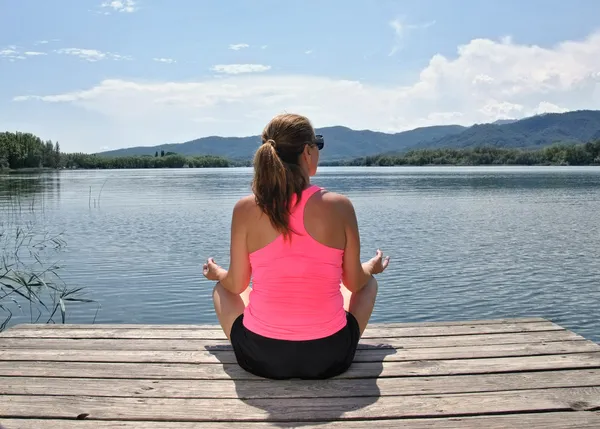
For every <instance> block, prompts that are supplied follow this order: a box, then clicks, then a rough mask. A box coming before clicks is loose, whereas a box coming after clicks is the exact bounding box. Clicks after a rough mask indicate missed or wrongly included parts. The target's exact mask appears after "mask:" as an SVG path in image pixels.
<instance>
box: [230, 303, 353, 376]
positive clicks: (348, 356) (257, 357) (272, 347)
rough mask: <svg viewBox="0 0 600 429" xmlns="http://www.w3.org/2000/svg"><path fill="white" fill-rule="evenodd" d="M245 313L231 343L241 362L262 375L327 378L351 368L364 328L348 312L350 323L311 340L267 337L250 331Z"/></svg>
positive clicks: (246, 368)
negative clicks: (246, 325) (322, 336)
mask: <svg viewBox="0 0 600 429" xmlns="http://www.w3.org/2000/svg"><path fill="white" fill-rule="evenodd" d="M243 320H244V315H243V314H241V315H240V316H239V317H238V318H237V319H236V320H235V322H233V326H232V327H231V344H232V345H233V350H234V352H235V357H236V359H237V362H238V364H239V365H240V366H241V367H242V368H243V369H245V370H246V371H248V372H250V373H252V374H254V375H258V376H259V377H264V378H271V379H275V380H284V379H289V378H301V379H325V378H330V377H334V376H336V375H339V374H342V373H343V372H345V371H347V370H348V368H350V365H352V361H353V360H354V354H355V353H356V347H357V346H358V340H359V339H360V328H359V326H358V322H357V321H356V319H355V318H354V316H353V315H352V314H350V313H348V312H346V326H344V327H343V328H342V329H340V330H339V331H338V332H336V333H335V334H333V335H330V336H329V337H325V338H319V339H316V340H308V341H288V340H277V339H273V338H267V337H263V336H262V335H258V334H255V333H254V332H251V331H249V330H248V329H246V327H245V326H244V324H243Z"/></svg>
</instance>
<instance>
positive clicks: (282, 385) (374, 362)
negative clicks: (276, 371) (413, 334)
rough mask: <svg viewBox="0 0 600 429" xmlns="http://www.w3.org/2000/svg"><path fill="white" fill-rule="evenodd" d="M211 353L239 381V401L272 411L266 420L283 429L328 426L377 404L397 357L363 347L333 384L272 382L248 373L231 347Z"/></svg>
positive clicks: (212, 348) (389, 350) (383, 346)
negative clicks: (389, 363)
mask: <svg viewBox="0 0 600 429" xmlns="http://www.w3.org/2000/svg"><path fill="white" fill-rule="evenodd" d="M206 350H207V351H208V352H209V353H211V354H212V355H213V356H215V357H216V358H217V359H218V360H219V362H220V363H221V364H222V365H223V370H224V371H225V373H226V374H227V375H229V377H230V378H231V380H233V382H234V383H235V390H236V393H237V399H239V400H241V401H242V402H244V404H246V405H249V406H251V407H254V408H258V409H260V410H262V411H264V412H266V413H267V415H266V416H265V420H267V421H269V422H270V423H271V424H273V425H275V426H278V427H281V428H291V427H299V426H304V425H313V426H314V425H315V424H318V423H319V422H323V423H325V422H324V421H323V420H324V419H323V416H324V415H326V417H327V420H329V421H331V420H337V419H339V418H340V417H341V416H342V415H343V414H344V413H346V412H350V411H357V410H360V409H362V408H365V407H368V406H370V405H372V404H374V403H376V402H377V401H378V400H379V398H380V396H381V392H380V390H379V386H378V385H377V381H378V379H379V376H380V375H381V373H382V371H383V362H384V359H385V358H386V356H388V355H393V354H395V353H396V349H395V348H394V347H392V346H390V345H387V344H381V345H366V344H361V345H360V346H359V351H357V354H356V356H355V359H354V363H353V364H352V366H351V367H350V369H349V370H348V371H347V372H346V373H345V374H342V375H341V376H338V377H334V378H331V379H328V380H299V379H291V380H269V379H264V378H260V377H257V376H255V375H253V374H250V373H249V372H246V371H245V370H243V369H242V368H241V367H240V366H239V365H238V364H237V363H236V361H235V356H234V354H233V349H232V348H231V346H225V347H224V346H207V347H206ZM257 382H259V384H258V386H257ZM299 416H301V419H298V417H299ZM299 420H302V421H299Z"/></svg>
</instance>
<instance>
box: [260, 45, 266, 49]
mask: <svg viewBox="0 0 600 429" xmlns="http://www.w3.org/2000/svg"><path fill="white" fill-rule="evenodd" d="M267 48H268V45H262V46H261V47H260V49H267Z"/></svg>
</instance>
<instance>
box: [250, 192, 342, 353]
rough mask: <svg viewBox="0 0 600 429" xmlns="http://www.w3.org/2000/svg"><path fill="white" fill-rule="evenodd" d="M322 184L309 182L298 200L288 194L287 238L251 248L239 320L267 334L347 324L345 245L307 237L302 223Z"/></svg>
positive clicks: (326, 331)
mask: <svg viewBox="0 0 600 429" xmlns="http://www.w3.org/2000/svg"><path fill="white" fill-rule="evenodd" d="M321 189H322V188H320V187H318V186H315V185H312V186H310V187H308V188H307V189H305V190H304V191H303V193H302V197H301V199H300V203H299V204H298V205H297V206H294V204H295V201H296V197H295V196H294V197H293V200H292V213H291V216H290V226H291V228H292V230H293V231H295V232H296V234H294V233H292V237H291V241H290V240H288V241H284V240H283V236H282V235H280V236H279V237H277V238H276V239H275V240H274V241H273V242H271V243H269V244H268V245H267V246H265V247H263V248H262V249H259V250H257V251H255V252H252V253H251V254H250V265H251V267H252V291H251V292H250V303H249V304H248V306H247V307H246V310H245V311H244V319H243V323H244V326H245V327H246V328H247V329H248V330H250V331H252V332H254V333H256V334H259V335H262V336H264V337H269V338H275V339H281V340H292V341H303V340H314V339H318V338H324V337H327V336H329V335H333V334H335V333H336V332H337V331H339V330H340V329H342V328H343V327H344V326H346V312H345V311H344V298H343V297H342V294H341V292H340V284H341V281H342V260H343V256H344V251H343V250H340V249H335V248H332V247H328V246H326V245H324V244H321V243H319V242H318V241H316V240H315V239H314V238H312V237H311V236H310V235H309V234H308V232H307V231H306V228H305V227H304V207H305V206H306V202H307V201H308V199H309V198H310V197H311V196H312V195H313V194H314V193H315V192H318V191H320V190H321Z"/></svg>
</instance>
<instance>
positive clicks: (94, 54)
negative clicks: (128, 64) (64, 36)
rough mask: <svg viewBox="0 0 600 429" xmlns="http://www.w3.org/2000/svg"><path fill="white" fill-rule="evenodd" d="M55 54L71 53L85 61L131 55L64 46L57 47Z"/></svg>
mask: <svg viewBox="0 0 600 429" xmlns="http://www.w3.org/2000/svg"><path fill="white" fill-rule="evenodd" d="M54 52H56V53H57V54H63V55H71V56H74V57H78V58H81V59H82V60H85V61H89V62H96V61H101V60H108V59H111V60H116V61H118V60H130V59H131V57H130V56H127V55H119V54H113V53H111V52H102V51H98V50H96V49H80V48H64V49H57V50H56V51H54Z"/></svg>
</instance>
